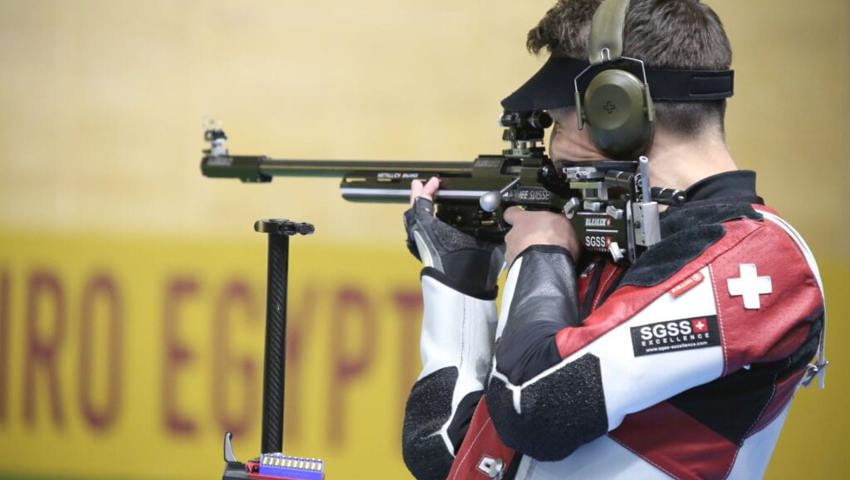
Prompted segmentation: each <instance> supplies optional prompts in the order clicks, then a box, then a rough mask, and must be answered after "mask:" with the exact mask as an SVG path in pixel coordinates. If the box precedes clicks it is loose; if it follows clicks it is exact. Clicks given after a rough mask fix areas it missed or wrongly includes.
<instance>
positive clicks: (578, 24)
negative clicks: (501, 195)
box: [502, 0, 732, 139]
mask: <svg viewBox="0 0 850 480" xmlns="http://www.w3.org/2000/svg"><path fill="white" fill-rule="evenodd" d="M601 3H602V1H601V0H558V3H557V4H556V5H555V6H554V7H552V8H551V9H550V10H549V11H548V12H547V13H546V15H545V16H544V17H543V18H542V19H541V20H540V22H539V24H538V25H537V26H536V27H534V28H533V29H531V30H530V31H529V33H528V40H527V47H528V49H529V50H530V51H532V52H534V53H540V52H541V51H543V50H545V51H548V52H549V53H550V54H551V56H550V59H549V61H547V63H546V65H544V66H543V68H541V70H540V71H538V72H537V74H535V76H534V77H532V78H531V79H530V80H529V81H528V82H527V83H526V84H525V85H523V86H522V87H520V89H518V90H517V91H516V92H515V93H514V94H512V95H511V96H509V97H507V98H506V99H505V100H503V102H502V105H503V106H504V107H505V108H506V110H516V111H521V110H537V109H541V108H543V109H548V110H551V111H554V112H556V113H555V115H553V116H554V117H555V119H556V122H557V123H560V124H561V127H562V128H563V123H564V122H558V119H559V116H561V115H558V114H557V112H558V110H559V109H560V110H563V109H569V110H572V109H573V108H574V107H575V105H576V100H575V88H574V84H573V81H574V79H575V78H576V76H577V75H578V74H579V73H580V72H581V71H582V70H583V69H584V68H585V67H587V65H588V63H587V59H588V43H589V37H590V35H591V30H592V29H591V24H592V19H593V16H594V13H595V12H596V11H597V8H598V7H599V5H600V4H601ZM594 34H595V32H594ZM622 47H623V48H622V55H623V56H624V57H633V58H637V59H640V60H642V61H643V62H644V63H645V65H646V68H647V73H648V82H647V83H648V84H649V88H650V91H651V95H652V97H653V101H652V102H650V103H651V104H654V112H655V118H654V119H653V120H654V127H655V130H656V131H658V132H662V131H663V132H664V133H665V134H669V135H674V136H677V137H682V138H686V137H687V138H692V137H695V136H701V135H716V136H718V137H719V138H721V139H722V137H723V120H724V114H725V107H726V100H725V98H726V97H729V96H731V93H732V83H731V82H732V79H731V73H730V72H726V74H725V77H723V76H716V77H712V76H709V77H710V78H695V77H694V76H689V77H684V76H681V75H678V74H677V71H679V70H713V71H724V70H727V69H728V68H729V67H730V64H731V61H732V52H731V48H730V45H729V39H728V38H727V36H726V32H725V31H724V29H723V25H722V24H721V22H720V19H719V18H718V16H717V15H716V14H715V12H714V11H713V10H712V9H711V8H710V7H708V6H707V5H705V4H703V3H701V2H700V1H699V0H632V1H631V2H630V4H629V5H628V7H627V10H626V14H625V19H624V22H623V26H622ZM603 67H604V66H603ZM636 75H637V76H638V77H640V74H639V72H638V73H636ZM591 77H592V75H591ZM586 87H587V84H584V85H582V84H581V83H579V91H580V93H582V94H583V93H585V90H584V89H585V88H586ZM704 89H707V90H704ZM706 91H708V92H709V94H708V95H703V93H705V92H706ZM650 106H651V105H650ZM557 123H556V128H558V125H557Z"/></svg>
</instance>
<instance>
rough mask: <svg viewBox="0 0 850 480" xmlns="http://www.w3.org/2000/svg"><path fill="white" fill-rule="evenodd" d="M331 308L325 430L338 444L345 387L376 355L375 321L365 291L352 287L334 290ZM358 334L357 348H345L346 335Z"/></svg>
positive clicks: (340, 442) (331, 441) (342, 439)
mask: <svg viewBox="0 0 850 480" xmlns="http://www.w3.org/2000/svg"><path fill="white" fill-rule="evenodd" d="M332 312H335V314H332V317H331V335H330V345H331V351H330V355H331V368H333V372H332V375H329V380H330V385H329V388H328V394H329V396H330V399H329V400H330V402H329V406H330V411H329V412H328V432H327V434H328V441H329V443H330V444H331V445H332V446H335V447H338V446H340V445H341V444H342V443H343V442H344V440H345V431H344V425H345V424H346V422H345V404H346V402H345V390H346V389H347V388H348V387H349V386H350V384H351V382H352V381H353V380H354V379H355V378H356V377H358V376H360V375H362V374H363V373H364V372H366V370H367V369H368V368H369V367H370V366H371V365H372V362H373V360H374V359H375V339H376V338H377V324H376V321H375V312H374V311H373V308H372V305H371V303H370V302H369V299H368V297H367V296H366V294H364V293H363V291H362V290H358V289H355V288H352V287H344V288H342V289H341V290H340V291H339V292H338V293H337V296H336V304H335V308H334V309H333V310H332ZM358 327H359V328H358ZM358 334H359V337H360V342H359V347H360V348H359V351H356V352H348V351H345V343H346V342H345V339H346V338H351V337H353V336H355V335H358Z"/></svg>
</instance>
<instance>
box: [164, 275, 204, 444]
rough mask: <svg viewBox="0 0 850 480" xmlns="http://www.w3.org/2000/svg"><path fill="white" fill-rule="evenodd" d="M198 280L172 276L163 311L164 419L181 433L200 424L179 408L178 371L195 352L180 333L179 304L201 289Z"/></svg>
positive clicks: (167, 287)
mask: <svg viewBox="0 0 850 480" xmlns="http://www.w3.org/2000/svg"><path fill="white" fill-rule="evenodd" d="M198 289H199V288H198V283H197V282H196V281H195V279H193V278H186V277H183V278H176V279H172V280H171V281H170V282H169V283H168V284H167V285H166V287H165V303H164V312H163V321H164V325H163V335H164V343H165V358H164V359H163V360H164V361H163V362H162V407H163V419H162V420H163V423H164V424H165V427H166V429H168V430H169V431H170V432H173V433H175V434H179V435H191V434H194V433H195V432H196V431H197V428H198V427H197V424H196V422H195V421H194V420H193V419H192V418H189V416H188V415H187V414H186V413H184V412H179V411H178V409H177V397H178V395H177V373H178V371H179V370H180V369H181V368H182V367H185V366H186V364H188V363H191V362H192V359H193V358H194V354H193V352H192V351H191V350H189V348H188V347H186V345H185V344H183V343H181V341H180V338H178V334H177V322H178V321H180V318H179V316H178V307H179V306H180V304H181V303H182V302H184V301H185V300H186V297H190V296H193V295H195V294H196V293H197V292H198Z"/></svg>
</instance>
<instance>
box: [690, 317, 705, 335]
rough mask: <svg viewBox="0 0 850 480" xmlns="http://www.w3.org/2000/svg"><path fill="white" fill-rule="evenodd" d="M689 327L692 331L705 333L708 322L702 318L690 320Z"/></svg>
mask: <svg viewBox="0 0 850 480" xmlns="http://www.w3.org/2000/svg"><path fill="white" fill-rule="evenodd" d="M691 328H692V329H693V331H694V333H705V332H707V331H708V323H707V322H706V321H705V319H702V318H699V319H697V320H691Z"/></svg>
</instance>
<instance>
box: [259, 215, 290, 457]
mask: <svg viewBox="0 0 850 480" xmlns="http://www.w3.org/2000/svg"><path fill="white" fill-rule="evenodd" d="M268 236H269V252H268V281H267V284H266V345H265V359H264V362H263V365H264V367H263V427H262V441H261V453H272V452H281V451H283V399H284V394H285V388H284V385H285V382H286V282H287V277H288V275H289V272H288V270H289V261H288V260H289V236H288V235H281V234H279V233H274V232H269V234H268Z"/></svg>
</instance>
